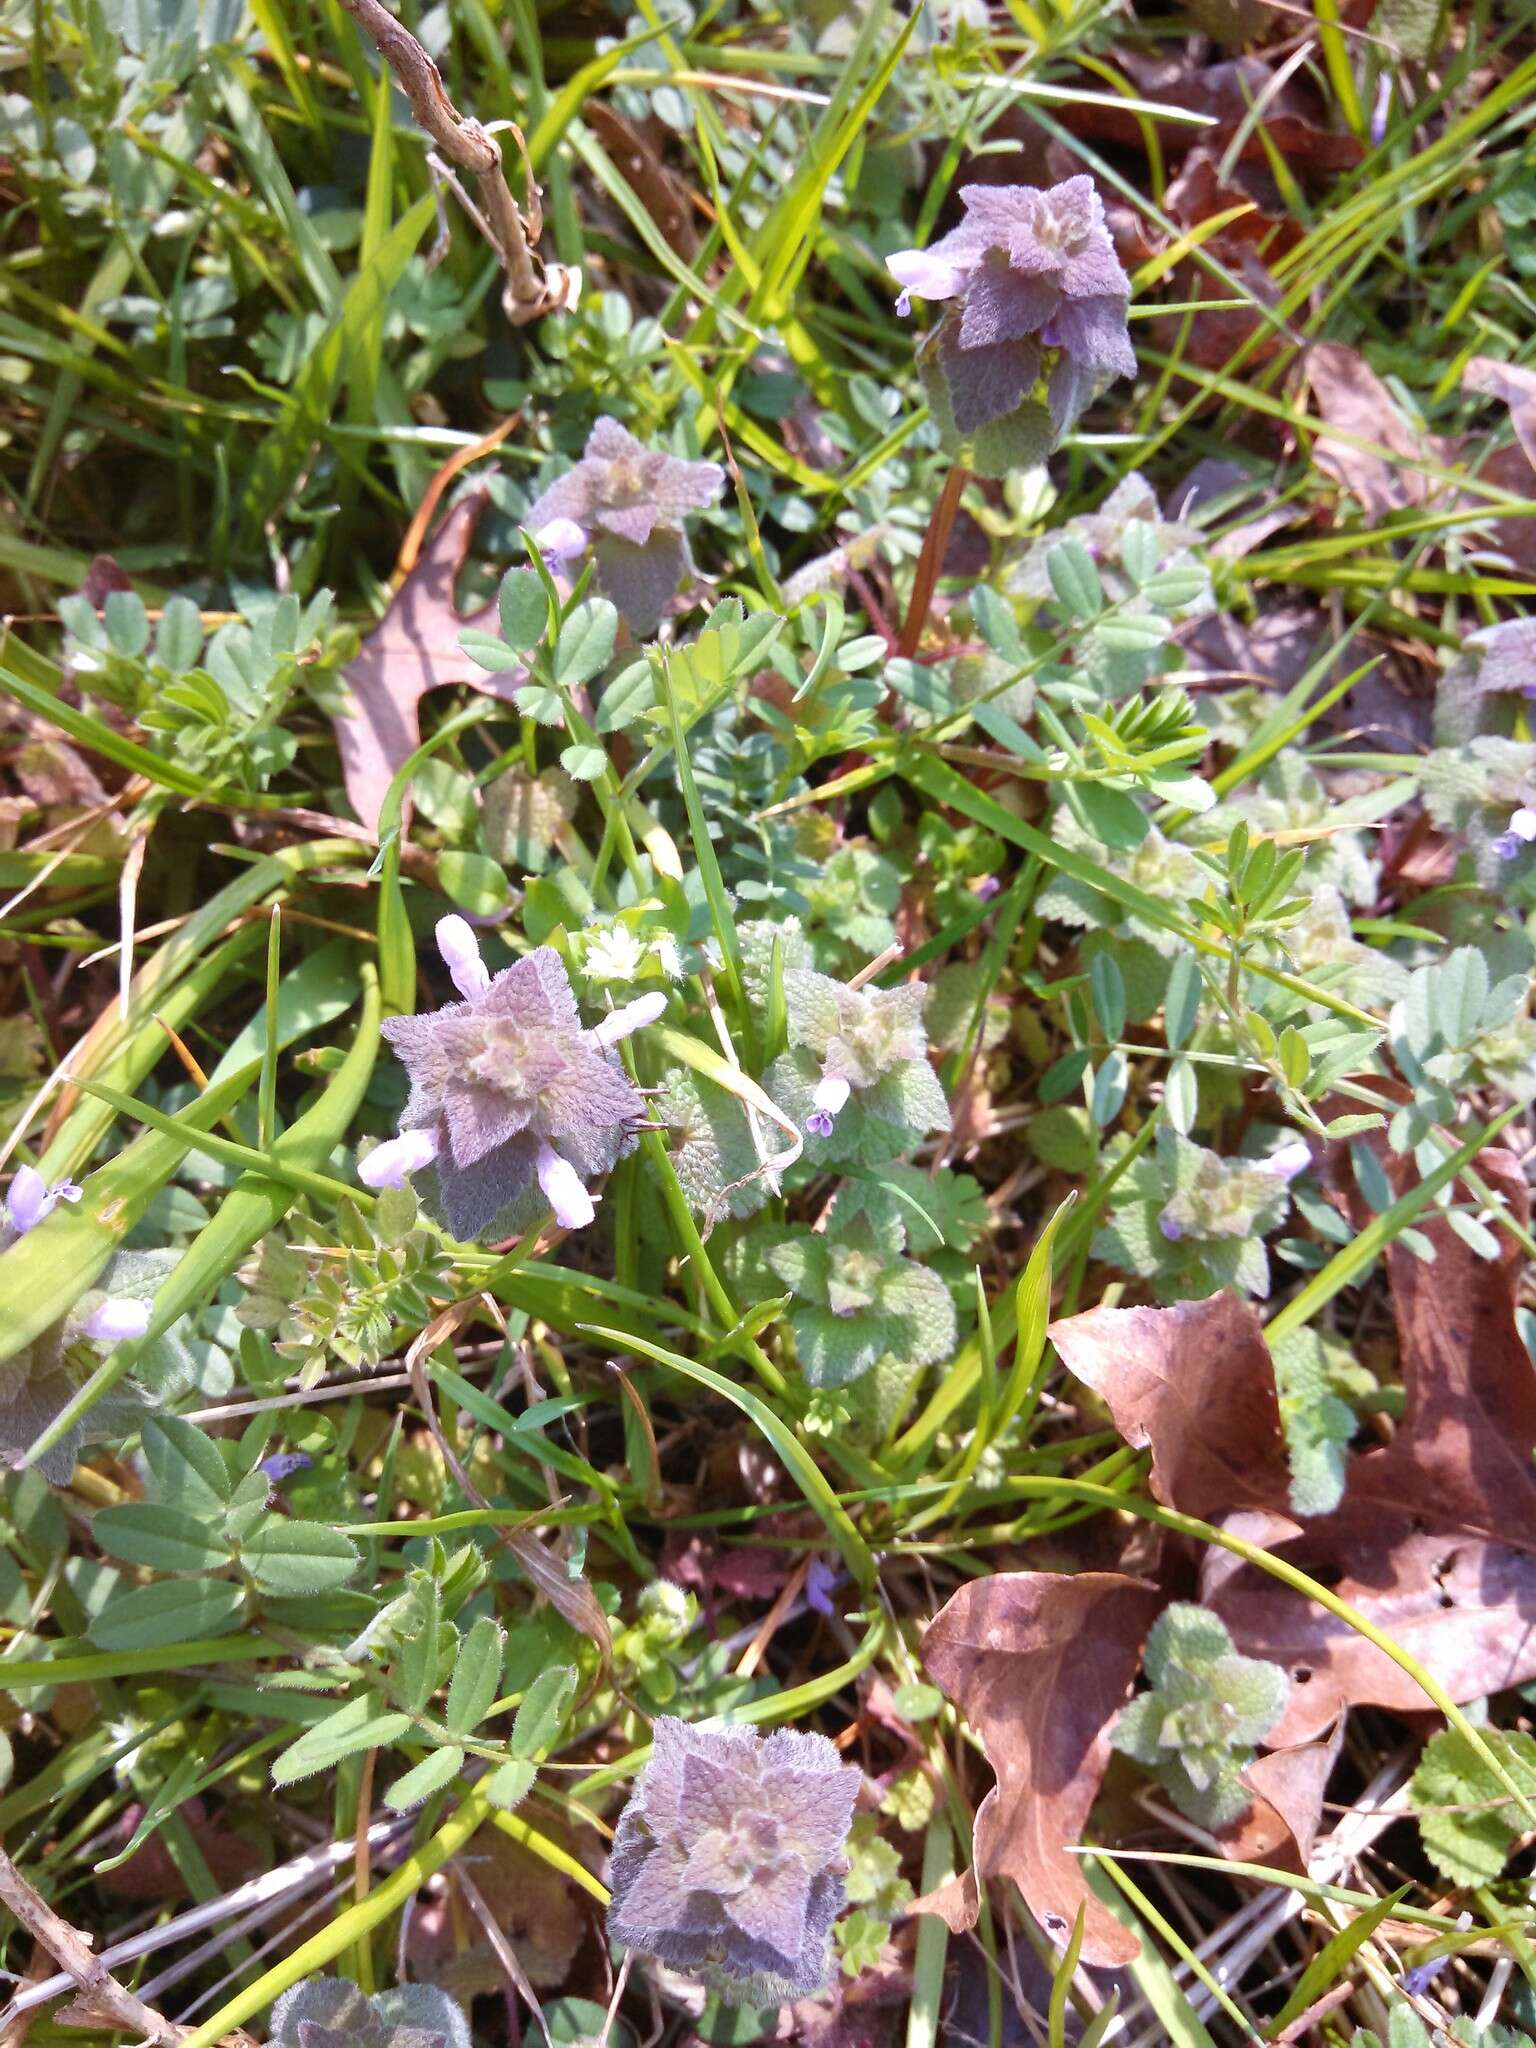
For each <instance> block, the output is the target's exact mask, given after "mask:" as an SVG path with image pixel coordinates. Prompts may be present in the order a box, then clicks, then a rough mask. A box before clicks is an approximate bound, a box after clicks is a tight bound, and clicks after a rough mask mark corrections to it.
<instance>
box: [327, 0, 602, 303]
mask: <svg viewBox="0 0 1536 2048" xmlns="http://www.w3.org/2000/svg"><path fill="white" fill-rule="evenodd" d="M341 4H342V6H343V7H345V8H346V10H347V12H348V14H350V15H351V16H352V17H353V19H354V20H355V21H357V22H359V23H361V25H362V26H363V27H364V28H365V29H367V31H368V33H369V35H371V36H372V37H373V40H374V42H375V43H376V44H377V45H378V50H379V55H380V56H381V57H382V58H383V59H384V62H385V63H386V64H387V65H388V66H389V68H390V70H391V71H392V72H393V73H394V75H395V77H396V79H398V81H399V84H400V90H401V91H402V92H403V93H404V94H405V96H406V98H407V99H408V100H409V101H410V103H411V112H412V113H413V114H414V115H415V116H416V119H417V122H418V123H419V125H420V126H421V127H422V128H424V129H425V130H426V132H427V134H428V135H430V136H431V137H432V140H433V141H434V142H435V143H436V144H437V146H438V148H439V149H440V150H441V151H442V153H443V155H444V156H445V157H446V158H447V159H448V161H449V163H452V164H456V165H457V166H458V167H459V169H460V170H464V171H468V172H470V173H471V174H472V175H473V177H474V180H475V183H476V186H477V187H478V190H479V194H480V204H479V206H478V207H476V206H475V205H473V204H472V203H471V201H470V200H469V199H468V197H467V196H466V195H465V194H464V193H463V192H462V191H459V188H458V186H457V184H456V183H454V181H453V178H452V174H451V173H449V174H448V176H449V182H450V183H453V184H454V190H455V192H457V193H458V196H459V198H460V200H461V201H462V202H463V205H464V210H465V212H466V213H468V214H469V216H470V218H471V219H472V220H473V221H474V222H475V223H476V225H477V226H478V227H479V228H480V230H481V232H482V233H483V234H484V236H485V238H486V240H487V241H488V242H489V243H490V245H491V247H492V248H493V249H494V250H495V251H496V254H497V256H498V258H499V259H500V262H501V267H502V269H503V270H504V271H505V272H506V274H507V283H506V289H505V290H504V291H503V293H502V304H503V306H504V307H505V308H506V314H507V318H508V319H509V320H510V321H511V322H512V324H513V325H514V326H516V327H522V326H525V325H526V324H527V323H528V322H529V321H530V320H537V319H539V318H541V317H542V316H543V315H544V314H545V313H554V312H558V311H559V310H560V309H561V308H562V307H570V306H574V305H575V303H576V299H577V295H578V293H579V292H580V290H581V273H580V271H578V270H571V269H568V268H566V267H565V266H564V265H563V264H559V263H549V264H546V263H545V262H544V261H543V259H542V258H541V257H540V256H539V255H538V254H537V253H536V251H535V248H534V244H535V243H536V242H537V241H538V239H539V236H540V234H541V232H542V230H543V216H542V214H541V213H540V210H539V188H538V186H537V185H536V184H535V183H534V180H533V167H532V165H531V164H530V163H529V161H528V147H527V144H526V143H525V142H524V141H523V137H522V132H521V130H520V129H519V128H518V127H517V125H516V123H515V122H512V121H506V122H498V123H497V126H498V127H505V128H509V129H510V130H511V132H512V134H513V136H514V137H515V138H516V141H517V146H518V150H519V152H520V154H521V156H522V159H523V172H524V177H525V180H526V190H527V196H528V208H529V217H528V218H527V219H525V218H524V216H523V213H522V210H521V209H520V207H519V206H518V203H517V201H516V200H515V199H514V198H513V197H512V192H511V189H510V187H509V186H508V184H507V180H506V173H505V171H504V169H503V167H502V161H501V150H500V148H499V147H498V145H497V143H496V141H495V138H494V136H493V135H492V133H491V131H490V130H489V129H488V128H484V127H482V126H481V124H480V123H479V122H478V121H475V120H471V119H470V118H469V117H467V116H466V115H464V114H461V113H460V112H459V110H458V108H457V107H456V106H455V105H454V104H453V101H452V100H451V99H449V97H448V93H447V89H446V87H445V86H444V84H443V76H442V73H441V72H440V71H439V70H438V68H437V66H436V65H435V64H434V63H433V61H432V59H431V58H430V57H429V56H428V55H427V52H426V51H425V50H424V49H423V48H422V46H421V44H420V43H419V42H418V41H417V39H416V38H415V36H413V35H412V34H411V32H410V30H409V29H408V28H406V27H404V26H403V25H402V24H401V23H400V22H398V21H396V19H395V17H394V16H393V15H392V14H391V13H390V11H389V9H388V8H387V7H385V6H383V5H381V0H341Z"/></svg>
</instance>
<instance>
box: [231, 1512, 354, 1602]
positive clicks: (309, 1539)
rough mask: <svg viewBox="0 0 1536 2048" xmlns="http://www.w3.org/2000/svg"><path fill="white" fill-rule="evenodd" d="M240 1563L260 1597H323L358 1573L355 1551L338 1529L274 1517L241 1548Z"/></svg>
mask: <svg viewBox="0 0 1536 2048" xmlns="http://www.w3.org/2000/svg"><path fill="white" fill-rule="evenodd" d="M240 1559H241V1562H242V1564H244V1566H245V1568H246V1570H247V1571H248V1572H249V1573H250V1575H251V1577H252V1578H253V1579H254V1580H255V1581H256V1584H257V1585H258V1586H259V1587H260V1588H261V1590H262V1592H263V1593H274V1594H280V1595H289V1596H291V1595H294V1594H301V1593H323V1592H326V1591H327V1590H328V1589H329V1588H331V1587H333V1586H344V1585H345V1584H346V1582H347V1580H348V1579H350V1578H351V1576H352V1574H353V1572H354V1571H356V1569H357V1550H356V1548H355V1547H354V1545H353V1544H352V1542H351V1541H350V1540H349V1538H347V1537H345V1536H343V1535H342V1534H341V1532H340V1530H339V1529H325V1528H322V1527H321V1526H320V1525H319V1524H318V1523H316V1522H289V1521H284V1520H282V1519H280V1518H279V1517H278V1516H276V1515H274V1516H273V1517H272V1518H271V1520H270V1521H269V1522H267V1523H266V1524H265V1525H264V1526H263V1527H261V1528H258V1529H257V1531H256V1533H255V1535H254V1536H252V1537H250V1538H249V1539H248V1540H247V1541H246V1542H245V1543H244V1544H243V1545H242V1546H241V1551H240Z"/></svg>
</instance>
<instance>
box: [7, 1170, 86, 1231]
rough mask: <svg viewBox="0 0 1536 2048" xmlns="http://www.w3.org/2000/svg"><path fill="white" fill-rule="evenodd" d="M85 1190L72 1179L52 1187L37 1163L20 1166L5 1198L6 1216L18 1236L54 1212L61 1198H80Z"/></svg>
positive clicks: (66, 1199)
mask: <svg viewBox="0 0 1536 2048" xmlns="http://www.w3.org/2000/svg"><path fill="white" fill-rule="evenodd" d="M82 1192H83V1191H82V1190H81V1189H80V1188H77V1187H76V1186H75V1183H74V1182H73V1181H72V1180H60V1181H55V1182H54V1184H53V1186H52V1187H49V1185H48V1183H47V1182H46V1181H45V1180H44V1179H43V1176H42V1175H41V1174H40V1173H39V1172H38V1170H37V1168H36V1167H35V1166H18V1167H17V1169H16V1172H15V1175H14V1177H13V1179H12V1181H11V1185H10V1189H9V1191H8V1192H7V1194H6V1198H5V1214H6V1220H7V1221H8V1222H9V1224H10V1226H11V1229H12V1230H13V1231H14V1232H15V1233H16V1235H17V1236H18V1237H25V1236H26V1234H27V1232H28V1231H29V1230H35V1229H36V1228H37V1226H38V1224H39V1223H41V1222H42V1221H43V1219H44V1217H46V1216H51V1215H52V1214H53V1212H54V1210H55V1209H56V1208H57V1207H58V1206H59V1204H60V1202H78V1201H79V1199H80V1196H81V1193H82Z"/></svg>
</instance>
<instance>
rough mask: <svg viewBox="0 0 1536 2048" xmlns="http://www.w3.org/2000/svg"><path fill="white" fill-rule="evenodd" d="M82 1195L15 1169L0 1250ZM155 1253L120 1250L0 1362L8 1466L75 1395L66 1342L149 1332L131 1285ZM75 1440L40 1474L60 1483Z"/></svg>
mask: <svg viewBox="0 0 1536 2048" xmlns="http://www.w3.org/2000/svg"><path fill="white" fill-rule="evenodd" d="M80 1197H81V1190H80V1189H79V1188H77V1187H76V1186H75V1184H74V1182H73V1181H67V1180H63V1181H57V1182H55V1183H54V1185H53V1186H52V1187H50V1186H49V1185H48V1183H47V1182H46V1181H45V1180H44V1179H43V1177H42V1175H41V1174H40V1173H39V1172H38V1171H37V1169H36V1167H33V1166H19V1167H17V1169H16V1173H15V1175H14V1177H13V1179H12V1181H11V1185H10V1187H9V1189H8V1190H7V1192H6V1198H5V1210H4V1214H3V1219H0V1252H6V1251H9V1250H10V1248H11V1246H12V1245H14V1244H16V1243H17V1242H18V1240H20V1239H21V1238H23V1237H25V1236H26V1235H27V1233H28V1232H29V1231H32V1230H35V1229H36V1228H37V1226H38V1224H40V1223H42V1222H44V1221H45V1220H46V1218H48V1217H49V1216H51V1215H52V1214H53V1212H54V1210H55V1209H56V1208H57V1207H58V1206H59V1204H60V1202H78V1201H79V1200H80ZM153 1256H154V1255H147V1254H144V1253H134V1252H119V1253H118V1254H117V1255H116V1257H115V1258H114V1259H113V1260H112V1261H111V1263H110V1264H109V1265H108V1267H107V1269H106V1271H105V1272H104V1273H103V1274H102V1276H101V1284H100V1285H99V1286H96V1287H93V1288H91V1289H90V1290H89V1291H88V1292H87V1293H86V1294H84V1295H82V1296H81V1298H80V1300H79V1301H77V1302H76V1303H75V1305H74V1307H73V1308H72V1309H71V1310H70V1311H69V1313H68V1315H66V1316H64V1317H62V1318H61V1319H60V1321H58V1322H56V1323H53V1324H51V1325H50V1326H49V1328H48V1329H46V1330H43V1331H42V1332H41V1333H40V1334H39V1335H38V1336H36V1337H34V1338H33V1340H32V1342H31V1343H30V1344H29V1345H27V1346H25V1347H24V1348H23V1349H22V1350H21V1351H19V1352H16V1353H15V1354H14V1355H13V1356H12V1357H10V1358H8V1359H6V1360H5V1361H4V1362H3V1363H0V1459H5V1460H6V1461H14V1460H16V1459H19V1458H20V1457H22V1456H23V1455H24V1454H25V1453H26V1452H28V1451H30V1450H31V1448H32V1446H33V1444H34V1443H35V1442H36V1441H37V1439H38V1438H39V1437H40V1436H41V1435H42V1433H43V1431H44V1430H45V1429H46V1428H47V1426H48V1424H49V1423H50V1422H52V1420H53V1418H54V1417H55V1416H56V1415H57V1414H59V1412H60V1411H61V1410H62V1409H63V1407H64V1405H65V1403H66V1402H67V1401H68V1400H69V1399H70V1397H71V1395H72V1394H73V1393H74V1388H75V1380H74V1375H73V1374H72V1373H71V1371H70V1368H69V1364H68V1360H67V1358H66V1355H65V1354H66V1351H67V1349H68V1347H69V1346H70V1345H71V1344H73V1343H75V1342H77V1341H78V1340H79V1339H82V1338H84V1339H87V1340H89V1341H90V1342H91V1343H95V1344H107V1345H111V1344H123V1343H126V1342H127V1341H128V1340H129V1339H130V1338H132V1337H142V1336H143V1335H144V1333H145V1331H146V1330H148V1328H149V1323H150V1314H151V1303H150V1302H149V1300H148V1299H146V1298H145V1297H143V1296H141V1295H139V1294H138V1293H136V1292H135V1291H134V1287H135V1283H136V1282H142V1280H143V1278H145V1277H147V1274H148V1270H149V1267H150V1263H151V1261H152V1258H153ZM161 1256H163V1255H161ZM81 1441H82V1431H81V1430H80V1428H78V1427H77V1428H75V1429H73V1430H71V1431H70V1433H69V1434H68V1435H67V1436H66V1437H65V1438H63V1440H62V1441H61V1442H59V1443H58V1444H56V1445H55V1446H54V1448H53V1449H52V1450H51V1451H49V1452H48V1453H47V1454H46V1455H45V1456H44V1458H43V1459H42V1460H41V1464H40V1470H41V1471H42V1474H43V1477H44V1478H45V1479H49V1480H51V1481H53V1482H54V1483H55V1484H56V1485H62V1484H63V1483H64V1482H65V1481H66V1480H67V1479H68V1478H69V1475H70V1473H71V1472H72V1471H73V1470H74V1464H75V1455H76V1452H77V1451H78V1450H79V1447H80V1443H81Z"/></svg>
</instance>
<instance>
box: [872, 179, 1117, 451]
mask: <svg viewBox="0 0 1536 2048" xmlns="http://www.w3.org/2000/svg"><path fill="white" fill-rule="evenodd" d="M960 197H961V199H962V200H963V201H964V203H965V218H964V219H963V220H962V221H961V223H960V225H959V226H958V227H956V228H952V229H951V230H950V232H949V233H948V234H947V235H944V236H942V237H941V238H940V239H939V240H938V241H937V242H934V243H933V244H931V246H930V247H928V248H926V249H905V250H903V251H902V252H901V253H900V254H899V255H896V256H892V257H890V258H889V259H888V261H887V265H886V267H887V268H888V269H889V270H890V272H891V274H892V276H893V277H894V278H895V279H896V281H897V283H898V284H899V285H900V286H901V287H902V291H901V296H900V298H899V299H898V300H897V301H896V310H897V312H898V313H902V314H905V313H907V312H909V311H910V310H911V303H912V295H913V294H914V293H916V294H917V296H918V297H919V298H923V299H936V300H947V301H949V307H948V310H947V311H946V313H945V315H944V318H943V320H942V321H941V322H940V324H939V326H938V327H937V328H936V329H935V330H934V332H933V333H932V334H931V335H930V336H929V337H928V338H927V340H926V341H925V342H924V343H923V344H922V346H921V348H920V349H919V351H918V367H919V369H920V370H921V371H922V373H923V380H924V383H925V384H926V385H927V387H928V396H929V403H930V405H931V406H932V408H933V414H934V418H935V419H936V420H937V421H938V423H939V427H940V430H941V432H942V433H943V435H944V438H945V440H946V441H948V442H952V443H955V444H958V443H959V442H962V441H970V442H971V443H972V455H971V461H972V466H973V467H975V468H976V469H978V470H980V471H981V472H982V473H983V474H986V475H1001V474H1002V473H1003V472H1005V471H1006V470H1008V469H1010V468H1015V467H1023V466H1027V465H1028V464H1030V463H1034V462H1039V461H1041V460H1043V458H1044V457H1045V456H1046V455H1047V454H1049V452H1050V450H1051V449H1052V448H1053V447H1056V446H1059V444H1060V443H1061V441H1062V439H1063V438H1064V437H1065V435H1066V434H1067V432H1068V431H1069V429H1070V428H1071V426H1072V424H1073V422H1074V421H1075V420H1076V419H1077V418H1078V416H1079V414H1080V413H1081V412H1082V410H1083V408H1084V406H1086V405H1087V403H1088V401H1089V399H1090V398H1092V396H1093V394H1094V391H1095V389H1096V388H1097V386H1098V385H1099V384H1100V383H1101V382H1102V381H1104V380H1105V379H1107V378H1109V377H1132V376H1134V375H1135V374H1136V356H1135V353H1134V351H1133V350H1132V348H1131V339H1130V333H1129V330H1128V328H1127V325H1126V309H1127V306H1128V305H1129V302H1130V289H1131V287H1130V280H1129V278H1127V276H1126V274H1125V272H1124V270H1123V269H1122V268H1121V267H1120V261H1119V258H1118V257H1117V256H1116V254H1115V249H1114V244H1113V243H1112V242H1111V240H1110V238H1109V232H1108V230H1107V229H1106V227H1105V225H1104V208H1103V204H1102V202H1101V201H1100V199H1099V195H1098V193H1097V192H1096V191H1095V190H1094V187H1093V180H1092V179H1091V178H1088V177H1076V178H1068V179H1066V180H1065V182H1064V183H1062V184H1060V185H1052V186H1050V187H1048V188H1047V189H1046V190H1044V191H1040V190H1037V189H1036V188H1035V187H1033V186H1029V185H965V186H962V187H961V191H960ZM1042 380H1044V385H1045V392H1044V399H1043V402H1042V400H1041V398H1040V397H1038V396H1037V395H1036V393H1037V387H1038V386H1039V385H1040V384H1041V382H1042Z"/></svg>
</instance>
